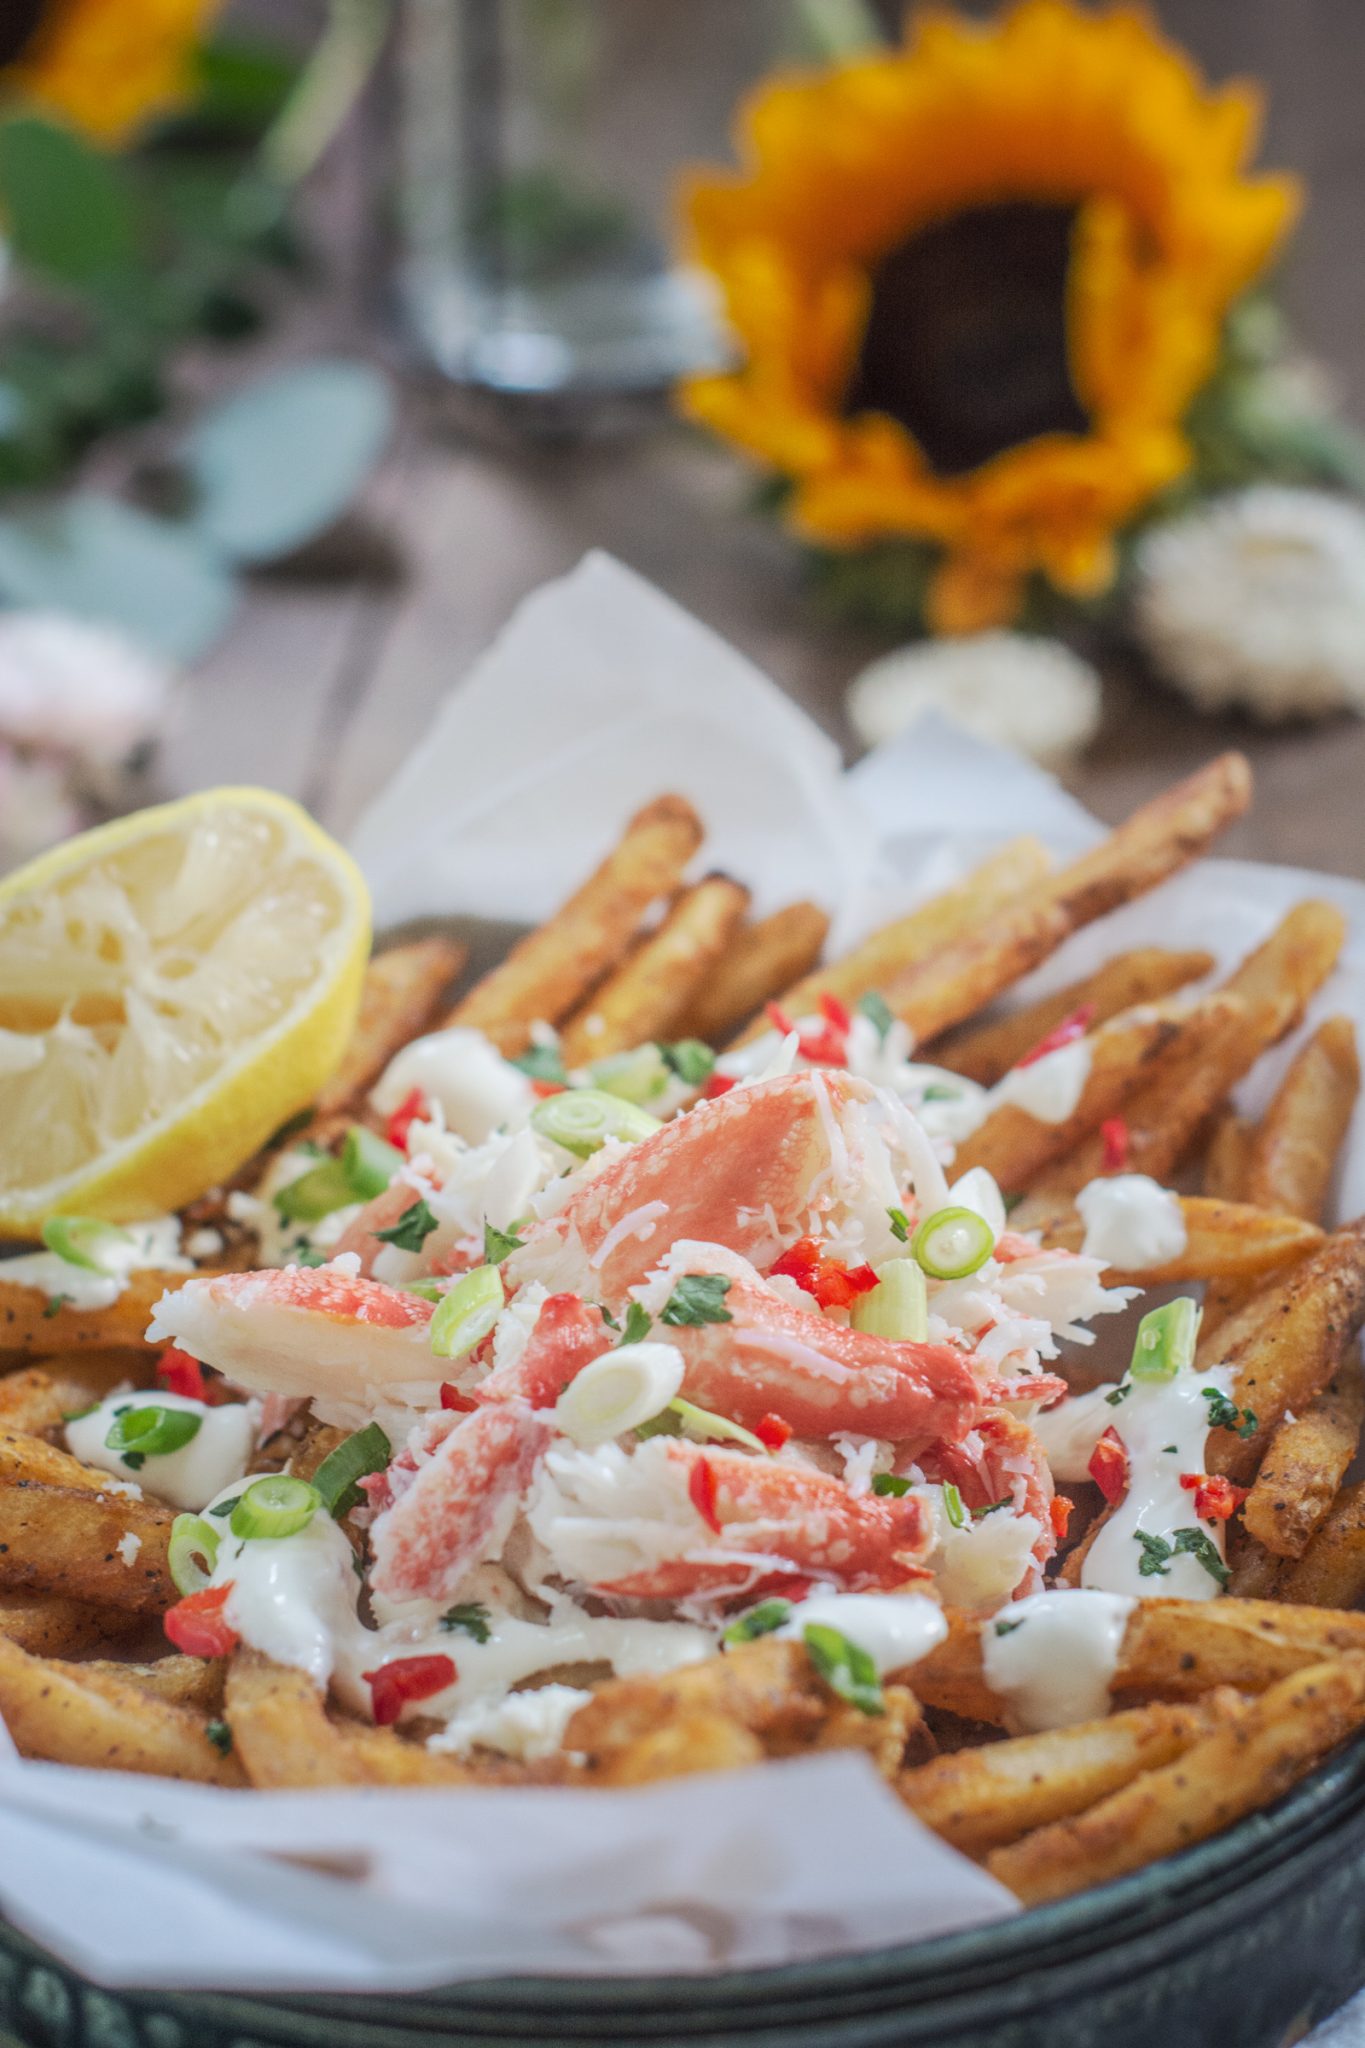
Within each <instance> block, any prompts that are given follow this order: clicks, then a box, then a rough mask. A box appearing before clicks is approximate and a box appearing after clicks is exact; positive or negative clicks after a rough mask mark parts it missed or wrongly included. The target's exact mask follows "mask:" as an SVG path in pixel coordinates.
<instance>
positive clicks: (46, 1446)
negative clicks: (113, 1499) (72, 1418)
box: [0, 1429, 118, 1494]
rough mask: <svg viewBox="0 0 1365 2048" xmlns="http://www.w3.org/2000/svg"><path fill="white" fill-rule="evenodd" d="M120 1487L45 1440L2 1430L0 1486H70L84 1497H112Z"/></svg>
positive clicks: (108, 1477)
mask: <svg viewBox="0 0 1365 2048" xmlns="http://www.w3.org/2000/svg"><path fill="white" fill-rule="evenodd" d="M117 1483H118V1482H116V1481H115V1480H113V1479H111V1478H110V1476H109V1474H108V1473H107V1472H97V1471H96V1470H95V1468H94V1466H93V1465H82V1463H81V1461H80V1459H79V1458H73V1457H72V1456H71V1455H70V1453H69V1452H67V1451H61V1450H58V1449H57V1447H56V1445H55V1444H50V1443H48V1442H46V1440H45V1439H44V1438H43V1437H40V1436H28V1435H26V1434H25V1433H24V1432H23V1431H22V1430H17V1429H4V1430H0V1486H69V1487H75V1488H77V1489H78V1490H79V1491H80V1492H82V1493H110V1494H112V1493H113V1492H114V1490H115V1488H116V1485H117Z"/></svg>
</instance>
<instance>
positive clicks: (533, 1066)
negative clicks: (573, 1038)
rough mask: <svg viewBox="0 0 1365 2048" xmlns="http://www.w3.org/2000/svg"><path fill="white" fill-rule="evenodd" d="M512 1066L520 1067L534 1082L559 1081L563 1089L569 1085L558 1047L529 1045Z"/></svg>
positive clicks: (518, 1055)
mask: <svg viewBox="0 0 1365 2048" xmlns="http://www.w3.org/2000/svg"><path fill="white" fill-rule="evenodd" d="M512 1065H513V1066H514V1067H520V1068H521V1071H522V1073H523V1074H526V1075H527V1076H529V1078H530V1079H531V1080H532V1081H558V1082H559V1083H560V1085H561V1087H562V1086H566V1085H567V1083H568V1079H569V1076H568V1074H567V1072H566V1071H565V1067H564V1062H563V1060H562V1059H561V1058H560V1056H559V1047H558V1046H557V1045H529V1046H528V1047H527V1048H526V1050H525V1052H520V1053H518V1054H517V1056H516V1058H515V1059H514V1060H513V1061H512Z"/></svg>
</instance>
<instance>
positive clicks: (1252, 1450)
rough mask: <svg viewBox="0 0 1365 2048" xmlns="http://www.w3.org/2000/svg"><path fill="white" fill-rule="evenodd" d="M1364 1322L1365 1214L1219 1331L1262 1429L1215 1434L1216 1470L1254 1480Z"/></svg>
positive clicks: (1212, 1455)
mask: <svg viewBox="0 0 1365 2048" xmlns="http://www.w3.org/2000/svg"><path fill="white" fill-rule="evenodd" d="M1362 1322H1365V1218H1362V1219H1361V1220H1360V1221H1359V1222H1356V1223H1352V1224H1349V1225H1348V1226H1347V1228H1346V1229H1345V1230H1339V1231H1337V1232H1335V1234H1334V1235H1333V1236H1331V1237H1329V1238H1328V1239H1327V1240H1326V1242H1325V1243H1324V1244H1323V1245H1322V1246H1321V1247H1320V1249H1319V1250H1318V1251H1316V1252H1315V1253H1313V1254H1312V1255H1311V1256H1310V1257H1309V1258H1306V1259H1303V1260H1301V1261H1300V1262H1299V1263H1298V1264H1297V1265H1296V1266H1294V1267H1293V1268H1291V1270H1290V1273H1289V1276H1288V1278H1287V1279H1285V1280H1284V1281H1283V1282H1281V1283H1273V1284H1272V1286H1271V1287H1270V1288H1269V1289H1267V1290H1266V1292H1265V1294H1264V1295H1261V1296H1258V1297H1257V1298H1256V1299H1255V1300H1254V1301H1252V1302H1250V1303H1248V1305H1247V1307H1246V1308H1245V1309H1244V1310H1242V1312H1241V1314H1240V1315H1237V1316H1234V1317H1233V1318H1232V1320H1231V1321H1230V1322H1228V1323H1226V1324H1224V1326H1223V1328H1222V1329H1221V1330H1220V1331H1219V1332H1217V1334H1216V1336H1215V1338H1214V1340H1213V1348H1214V1350H1215V1352H1216V1354H1217V1356H1218V1357H1219V1358H1221V1359H1222V1360H1223V1361H1224V1362H1225V1363H1227V1364H1229V1365H1230V1366H1231V1367H1232V1399H1233V1401H1234V1402H1235V1403H1236V1405H1237V1407H1238V1408H1240V1409H1242V1410H1243V1412H1244V1417H1245V1415H1246V1412H1247V1411H1249V1412H1250V1416H1251V1417H1253V1418H1254V1420H1255V1427H1254V1429H1249V1430H1248V1434H1247V1435H1246V1436H1242V1435H1241V1434H1240V1433H1238V1432H1234V1431H1233V1430H1230V1429H1215V1430H1213V1431H1211V1432H1210V1435H1209V1447H1208V1469H1209V1470H1210V1472H1218V1473H1222V1474H1223V1475H1224V1476H1225V1477H1226V1478H1228V1479H1232V1480H1235V1481H1236V1482H1237V1484H1238V1485H1242V1486H1245V1485H1247V1484H1248V1483H1249V1482H1250V1480H1251V1479H1252V1477H1253V1476H1254V1474H1255V1472H1256V1470H1257V1467H1258V1466H1259V1465H1260V1462H1261V1459H1262V1457H1263V1455H1264V1453H1265V1449H1266V1446H1267V1444H1268V1443H1269V1441H1270V1439H1271V1437H1272V1436H1273V1434H1274V1432H1275V1429H1276V1428H1277V1426H1278V1424H1279V1423H1280V1421H1281V1420H1282V1419H1283V1416H1284V1413H1285V1411H1286V1409H1293V1411H1294V1413H1295V1414H1296V1415H1300V1414H1302V1413H1303V1412H1304V1410H1305V1409H1306V1408H1307V1407H1308V1405H1309V1403H1310V1402H1311V1401H1312V1400H1313V1399H1314V1398H1315V1397H1316V1396H1317V1395H1318V1394H1320V1393H1321V1392H1322V1389H1323V1388H1324V1387H1325V1386H1326V1385H1327V1383H1328V1381H1329V1380H1330V1379H1331V1378H1332V1376H1333V1374H1334V1373H1335V1372H1336V1370H1337V1367H1338V1365H1339V1364H1340V1363H1341V1361H1342V1358H1343V1356H1344V1354H1345V1351H1346V1348H1347V1346H1348V1345H1350V1344H1351V1343H1352V1342H1353V1340H1354V1338H1355V1336H1356V1334H1357V1333H1358V1331H1359V1329H1360V1327H1361V1323H1362ZM1201 1362H1203V1363H1207V1362H1208V1360H1207V1358H1201ZM1242 1426H1243V1427H1245V1426H1246V1424H1245V1420H1244V1423H1243V1425H1242Z"/></svg>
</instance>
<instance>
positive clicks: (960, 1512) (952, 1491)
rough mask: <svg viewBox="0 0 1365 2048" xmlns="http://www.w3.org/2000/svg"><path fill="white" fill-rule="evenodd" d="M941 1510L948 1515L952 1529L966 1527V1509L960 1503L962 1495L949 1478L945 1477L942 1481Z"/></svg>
mask: <svg viewBox="0 0 1365 2048" xmlns="http://www.w3.org/2000/svg"><path fill="white" fill-rule="evenodd" d="M943 1512H944V1514H945V1515H946V1516H947V1517H948V1521H949V1523H950V1525H951V1527H953V1528H954V1529H965V1528H966V1526H967V1510H966V1509H965V1508H964V1507H963V1505H962V1495H961V1494H960V1493H959V1492H958V1490H957V1488H956V1487H955V1486H954V1485H953V1482H952V1480H951V1479H945V1480H944V1482H943Z"/></svg>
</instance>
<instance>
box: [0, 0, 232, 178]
mask: <svg viewBox="0 0 1365 2048" xmlns="http://www.w3.org/2000/svg"><path fill="white" fill-rule="evenodd" d="M217 5H218V0H7V4H5V5H3V6H2V7H0V92H3V93H6V94H9V93H13V94H16V95H17V96H18V97H20V98H21V99H24V100H27V101H29V102H31V103H32V104H33V105H34V106H36V107H39V108H41V109H42V110H43V111H44V112H47V113H52V114H56V115H58V116H60V117H61V118H62V119H64V120H67V121H70V122H71V123H72V125H73V126H74V127H76V128H81V129H84V131H85V132H86V134H87V135H91V136H93V137H94V138H95V140H96V141H98V142H104V143H111V144H118V143H121V142H124V141H126V140H127V138H128V137H129V136H130V135H131V134H132V133H133V132H134V131H135V130H136V129H138V128H140V127H141V126H142V125H143V124H144V123H145V122H146V121H147V120H148V119H150V118H151V116H153V115H154V114H160V113H163V112H164V111H165V110H166V109H167V108H168V107H171V106H174V105H175V104H176V102H177V101H179V100H182V99H184V98H185V97H186V95H187V94H188V93H189V91H190V90H191V89H192V85H193V78H192V73H191V66H190V58H191V55H192V53H193V51H194V48H195V44H196V42H197V41H198V38H199V34H200V31H201V30H202V28H203V26H204V24H205V22H206V21H207V20H208V19H209V17H210V16H211V15H213V14H214V13H215V12H216V11H217Z"/></svg>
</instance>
